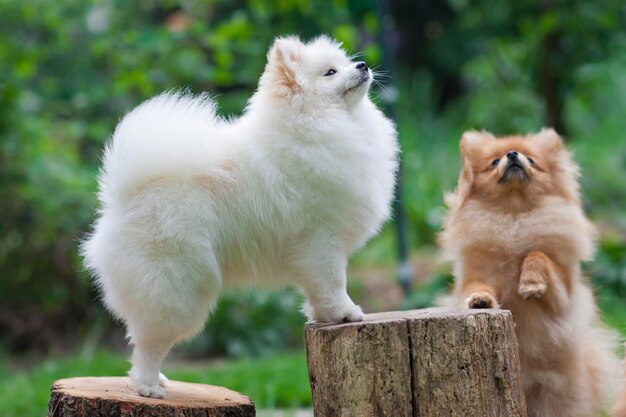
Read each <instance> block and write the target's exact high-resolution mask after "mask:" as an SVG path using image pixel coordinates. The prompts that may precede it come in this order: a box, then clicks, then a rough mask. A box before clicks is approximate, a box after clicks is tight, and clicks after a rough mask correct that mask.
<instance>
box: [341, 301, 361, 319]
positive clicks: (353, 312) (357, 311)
mask: <svg viewBox="0 0 626 417" xmlns="http://www.w3.org/2000/svg"><path fill="white" fill-rule="evenodd" d="M352 307H353V308H351V309H350V311H348V312H347V313H346V314H345V315H344V316H343V318H342V319H341V321H343V322H344V323H348V322H351V321H363V319H364V318H365V314H364V313H363V310H362V309H361V307H360V306H358V305H356V304H355V305H354V306H352Z"/></svg>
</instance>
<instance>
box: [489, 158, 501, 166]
mask: <svg viewBox="0 0 626 417" xmlns="http://www.w3.org/2000/svg"><path fill="white" fill-rule="evenodd" d="M499 163H500V159H494V160H493V161H491V166H492V167H495V166H496V165H498V164H499Z"/></svg>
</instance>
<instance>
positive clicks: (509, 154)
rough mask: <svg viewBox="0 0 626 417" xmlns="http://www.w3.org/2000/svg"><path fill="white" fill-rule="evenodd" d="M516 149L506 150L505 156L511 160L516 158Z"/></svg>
mask: <svg viewBox="0 0 626 417" xmlns="http://www.w3.org/2000/svg"><path fill="white" fill-rule="evenodd" d="M517 155H518V154H517V151H508V152H507V153H506V157H507V158H509V159H510V160H511V161H514V160H516V159H517Z"/></svg>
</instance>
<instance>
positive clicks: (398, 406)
mask: <svg viewBox="0 0 626 417" xmlns="http://www.w3.org/2000/svg"><path fill="white" fill-rule="evenodd" d="M513 326H514V325H513V320H512V317H511V313H510V312H508V311H502V310H465V309H426V310H415V311H406V312H390V313H380V314H370V315H367V316H366V319H365V320H364V321H362V322H357V323H344V324H311V325H308V326H307V328H306V330H305V341H306V348H307V362H308V367H309V382H310V384H311V392H312V395H313V410H314V413H315V416H316V417H335V416H342V417H350V416H354V417H369V416H372V417H373V416H376V417H378V416H393V417H439V416H446V417H473V416H475V417H496V416H497V417H526V403H525V400H524V393H523V385H522V382H521V376H520V365H519V355H518V351H517V340H516V338H515V331H514V327H513Z"/></svg>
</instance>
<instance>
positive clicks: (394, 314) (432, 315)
mask: <svg viewBox="0 0 626 417" xmlns="http://www.w3.org/2000/svg"><path fill="white" fill-rule="evenodd" d="M475 314H480V315H483V314H486V315H489V316H501V315H505V316H507V317H510V316H511V312H510V311H508V310H499V309H495V308H485V309H467V308H460V307H459V308H449V307H430V308H425V309H421V310H406V311H385V312H382V313H371V314H366V315H365V318H364V319H363V320H362V321H352V322H347V323H310V324H307V326H306V327H307V329H310V330H336V329H339V328H342V327H361V326H370V325H372V324H380V323H395V322H404V321H407V320H420V321H429V320H433V321H435V320H440V319H446V320H449V319H455V318H456V319H459V318H464V319H466V320H472V319H473V316H474V315H475Z"/></svg>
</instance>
